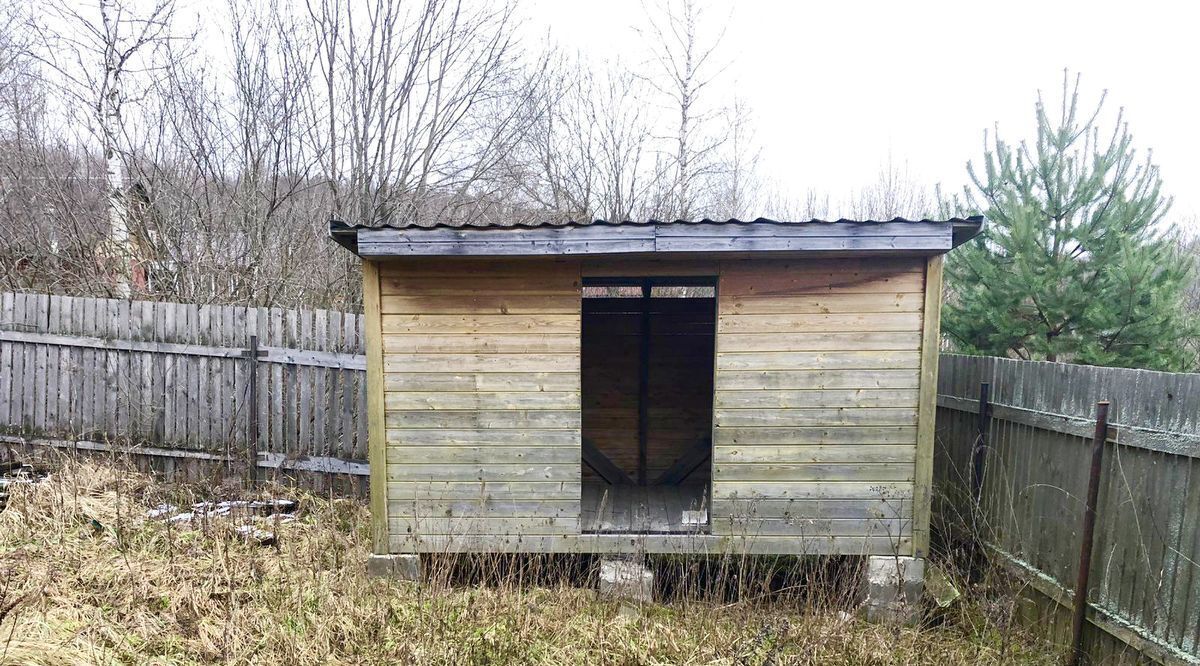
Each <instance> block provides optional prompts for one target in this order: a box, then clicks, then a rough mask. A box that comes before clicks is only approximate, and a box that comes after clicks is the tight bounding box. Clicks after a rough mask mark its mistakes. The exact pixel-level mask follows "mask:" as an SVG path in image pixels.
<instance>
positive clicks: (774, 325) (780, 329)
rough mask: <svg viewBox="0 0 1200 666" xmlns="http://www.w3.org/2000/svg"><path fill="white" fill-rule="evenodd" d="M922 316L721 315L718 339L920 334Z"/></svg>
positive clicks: (903, 314)
mask: <svg viewBox="0 0 1200 666" xmlns="http://www.w3.org/2000/svg"><path fill="white" fill-rule="evenodd" d="M919 330H921V314H920V313H919V312H901V313H875V314H797V315H791V316H787V317H781V316H779V315H770V314H739V315H721V316H720V317H718V318H717V332H718V335H724V334H726V333H816V332H838V331H845V332H851V333H853V332H856V331H910V332H911V331H919Z"/></svg>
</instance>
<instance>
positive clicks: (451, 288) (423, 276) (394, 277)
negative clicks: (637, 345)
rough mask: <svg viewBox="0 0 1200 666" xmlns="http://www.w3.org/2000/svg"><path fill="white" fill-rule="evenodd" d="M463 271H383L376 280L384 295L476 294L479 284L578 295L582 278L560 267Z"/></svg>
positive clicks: (493, 290)
mask: <svg viewBox="0 0 1200 666" xmlns="http://www.w3.org/2000/svg"><path fill="white" fill-rule="evenodd" d="M463 270H464V272H465V273H466V274H447V273H445V272H435V273H433V274H430V273H428V272H424V273H422V272H415V273H414V272H409V273H399V272H396V273H390V274H384V275H383V276H382V277H381V278H380V281H379V291H380V294H381V295H382V296H384V297H387V296H399V295H406V296H422V297H426V296H470V295H475V294H478V293H479V291H480V289H479V288H480V284H481V282H482V283H486V284H487V293H488V294H492V295H522V296H540V295H561V294H564V293H567V294H576V295H578V294H579V288H580V286H581V285H582V281H581V280H580V278H579V275H578V273H574V274H571V273H566V272H564V271H562V270H561V269H558V270H555V269H549V270H542V269H539V268H537V267H529V268H527V269H523V270H521V271H519V272H515V271H511V270H510V271H503V272H496V271H492V272H490V273H488V272H483V273H480V272H478V271H477V270H476V269H475V268H473V267H464V269H463Z"/></svg>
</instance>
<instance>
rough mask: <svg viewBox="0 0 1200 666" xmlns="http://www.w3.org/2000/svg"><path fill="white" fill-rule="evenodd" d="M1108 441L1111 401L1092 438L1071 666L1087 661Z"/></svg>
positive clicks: (1103, 404) (1099, 411)
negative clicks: (1086, 622)
mask: <svg viewBox="0 0 1200 666" xmlns="http://www.w3.org/2000/svg"><path fill="white" fill-rule="evenodd" d="M1106 441H1108V401H1107V400H1101V401H1100V402H1098V403H1096V432H1095V434H1093V435H1092V469H1091V473H1090V474H1089V475H1088V488H1087V506H1086V508H1085V510H1084V514H1083V539H1082V542H1081V543H1080V545H1079V575H1078V577H1077V578H1076V579H1075V614H1074V616H1073V617H1072V618H1071V657H1070V658H1069V659H1068V660H1067V663H1068V664H1069V665H1070V666H1077V664H1079V662H1080V660H1081V659H1082V658H1083V623H1084V620H1085V619H1086V617H1087V597H1088V576H1089V575H1090V573H1091V569H1092V542H1093V540H1094V537H1095V534H1096V502H1097V501H1098V500H1099V498H1100V472H1101V463H1102V462H1103V461H1104V443H1105V442H1106Z"/></svg>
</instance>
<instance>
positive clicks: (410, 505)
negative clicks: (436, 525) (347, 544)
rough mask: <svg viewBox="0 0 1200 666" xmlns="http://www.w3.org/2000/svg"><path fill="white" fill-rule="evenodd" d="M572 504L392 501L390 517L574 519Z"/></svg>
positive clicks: (575, 512) (576, 505)
mask: <svg viewBox="0 0 1200 666" xmlns="http://www.w3.org/2000/svg"><path fill="white" fill-rule="evenodd" d="M579 506H580V503H579V499H578V498H576V499H573V500H497V499H475V500H437V501H432V500H426V499H424V498H418V499H413V500H392V501H389V502H388V515H389V516H392V517H397V518H481V517H484V516H526V517H545V518H550V517H572V516H578V515H579Z"/></svg>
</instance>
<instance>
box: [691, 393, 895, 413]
mask: <svg viewBox="0 0 1200 666" xmlns="http://www.w3.org/2000/svg"><path fill="white" fill-rule="evenodd" d="M713 406H714V407H716V408H719V409H795V408H805V407H913V408H915V407H916V406H917V389H808V390H785V391H765V390H764V391H718V392H717V393H716V395H715V397H714V398H713Z"/></svg>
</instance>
